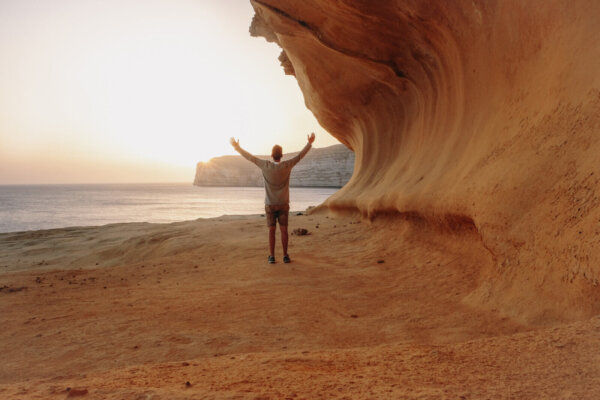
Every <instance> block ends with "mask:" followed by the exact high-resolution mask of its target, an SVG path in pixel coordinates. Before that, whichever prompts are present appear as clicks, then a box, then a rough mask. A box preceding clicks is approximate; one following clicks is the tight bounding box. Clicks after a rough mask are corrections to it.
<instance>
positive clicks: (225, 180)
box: [194, 144, 354, 187]
mask: <svg viewBox="0 0 600 400" xmlns="http://www.w3.org/2000/svg"><path fill="white" fill-rule="evenodd" d="M296 154H298V153H297V152H296V153H289V154H285V155H284V157H283V159H284V160H285V159H288V158H291V157H293V156H295V155H296ZM259 157H261V158H264V159H269V158H270V157H268V156H259ZM353 168H354V153H353V152H352V151H350V150H348V148H346V146H344V145H343V144H338V145H334V146H329V147H325V148H320V149H318V148H314V149H311V150H310V151H309V153H308V154H307V155H306V156H305V157H304V158H303V159H302V161H300V162H299V163H298V164H297V165H296V166H295V167H294V169H293V170H292V175H291V177H290V186H295V187H342V186H344V185H345V184H346V183H347V182H348V180H349V179H350V177H351V176H352V171H353ZM194 185H197V186H263V179H262V174H261V172H260V170H259V169H258V168H255V167H253V165H251V164H249V163H248V161H247V160H245V159H244V158H243V157H241V156H223V157H216V158H213V159H211V160H210V161H209V162H207V163H203V162H200V163H198V165H197V167H196V178H195V179H194Z"/></svg>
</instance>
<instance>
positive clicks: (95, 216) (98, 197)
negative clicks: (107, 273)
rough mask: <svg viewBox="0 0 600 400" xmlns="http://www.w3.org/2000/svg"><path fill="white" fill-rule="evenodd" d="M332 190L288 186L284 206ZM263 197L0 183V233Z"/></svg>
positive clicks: (232, 191)
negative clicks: (286, 201) (287, 198)
mask: <svg viewBox="0 0 600 400" xmlns="http://www.w3.org/2000/svg"><path fill="white" fill-rule="evenodd" d="M337 190H338V189H335V188H290V210H292V211H304V210H306V209H307V208H308V207H309V206H316V205H319V204H321V203H322V202H323V201H325V199H327V198H328V197H329V196H331V195H332V194H333V193H335V192H336V191H337ZM264 196H265V192H264V189H263V188H262V187H199V186H193V185H191V184H189V183H139V184H70V185H0V232H20V231H28V230H39V229H52V228H64V227H69V226H95V225H105V224H111V223H117V222H153V223H168V222H176V221H186V220H194V219H197V218H213V217H218V216H221V215H250V214H261V213H264Z"/></svg>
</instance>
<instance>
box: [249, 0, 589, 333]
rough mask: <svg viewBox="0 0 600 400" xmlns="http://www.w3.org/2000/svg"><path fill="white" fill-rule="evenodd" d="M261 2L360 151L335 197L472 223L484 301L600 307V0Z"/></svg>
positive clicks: (286, 55)
mask: <svg viewBox="0 0 600 400" xmlns="http://www.w3.org/2000/svg"><path fill="white" fill-rule="evenodd" d="M251 3H252V5H253V6H254V9H255V11H256V16H255V18H254V20H253V22H252V26H251V28H250V31H251V34H253V35H256V36H264V37H265V38H266V39H267V40H269V41H273V42H276V43H277V44H278V45H279V46H280V47H281V48H282V49H283V52H282V55H281V57H280V61H281V63H282V65H283V67H284V69H285V72H286V73H288V74H293V75H295V76H296V78H297V81H298V84H299V86H300V88H301V89H302V92H303V94H304V97H305V102H306V105H307V107H308V108H309V109H310V110H311V111H312V112H313V113H314V115H315V116H316V117H317V119H318V120H319V122H320V123H321V125H322V126H323V127H325V129H327V130H328V131H329V132H330V133H331V134H332V135H334V136H335V137H336V138H338V139H339V140H340V141H341V142H342V143H344V144H346V145H347V146H348V147H349V148H351V149H352V150H354V152H355V154H356V164H355V170H354V175H353V176H352V179H351V180H350V182H349V183H348V184H347V185H346V186H345V187H344V188H343V189H342V190H340V191H339V192H338V193H337V194H336V195H334V196H333V197H332V198H330V199H329V200H328V201H327V202H326V204H325V205H326V206H327V207H329V208H330V209H333V210H344V209H351V210H352V209H356V210H359V211H360V212H361V213H362V214H363V215H364V216H366V217H374V216H376V215H377V214H381V213H383V212H390V211H393V212H399V213H401V214H404V215H406V216H407V217H410V218H412V219H415V218H416V219H418V220H425V221H427V222H429V223H436V224H437V223H440V222H441V223H442V225H444V226H449V227H450V228H452V227H456V226H458V225H461V226H470V227H472V229H474V230H476V231H477V232H478V233H479V235H480V237H481V240H482V241H483V244H484V246H485V247H486V248H487V249H488V250H489V252H490V256H491V257H492V258H493V265H494V267H493V268H491V269H490V270H489V271H485V274H487V275H486V276H487V278H486V279H484V280H483V281H482V282H481V285H480V286H479V289H477V290H476V291H474V292H473V293H472V295H471V296H470V297H469V298H468V299H467V301H470V302H472V303H473V304H479V305H481V304H483V305H487V306H489V307H498V308H501V309H502V311H504V312H506V313H507V314H510V315H512V316H517V317H519V318H522V319H524V320H525V319H526V320H529V321H533V322H535V321H536V320H540V321H545V320H548V318H550V319H551V318H557V319H575V318H579V317H583V316H587V315H591V314H594V313H597V312H598V310H599V305H600V298H599V295H598V292H599V291H598V283H599V280H600V267H599V266H600V235H599V233H600V232H599V231H600V225H599V221H600V208H599V204H600V199H599V197H598V189H599V179H600V167H599V163H598V157H597V155H598V154H600V140H599V139H600V135H599V133H600V74H599V73H598V71H600V45H599V44H598V43H599V42H598V40H597V38H598V34H599V33H600V32H599V31H600V28H598V22H597V16H598V15H600V2H598V1H595V0H575V1H569V2H566V1H563V0H530V1H517V0H506V1H493V0H490V1H477V0H475V1H470V0H469V1H467V0H457V1H451V2H442V1H437V0H430V1H426V0H425V1H410V0H406V1H399V0H398V1H381V2H380V1H377V2H375V1H367V0H362V1H359V0H337V1H330V0H251Z"/></svg>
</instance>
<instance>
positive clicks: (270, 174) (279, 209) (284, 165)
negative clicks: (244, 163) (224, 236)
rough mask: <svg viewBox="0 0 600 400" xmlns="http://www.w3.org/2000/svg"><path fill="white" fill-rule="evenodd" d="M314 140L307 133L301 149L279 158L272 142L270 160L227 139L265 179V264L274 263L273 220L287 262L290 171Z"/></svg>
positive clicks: (278, 152) (279, 155)
mask: <svg viewBox="0 0 600 400" xmlns="http://www.w3.org/2000/svg"><path fill="white" fill-rule="evenodd" d="M314 141H315V134H314V133H312V134H311V135H310V136H308V143H307V144H306V146H304V148H303V149H302V151H301V152H300V153H299V154H298V155H297V156H296V157H294V158H292V159H289V160H286V161H281V157H282V156H283V149H282V148H281V146H279V145H277V144H276V145H275V146H273V150H272V151H271V157H273V162H271V161H268V160H261V159H260V158H257V157H255V156H253V155H252V154H250V153H248V152H247V151H246V150H244V149H242V148H241V147H240V141H239V140H237V141H236V140H235V139H234V138H231V139H230V142H231V145H232V146H233V148H234V149H235V150H236V151H237V152H238V153H240V154H241V155H242V156H243V157H244V158H245V159H246V160H248V161H250V162H253V163H254V164H256V166H257V167H258V168H260V169H261V170H262V174H263V179H264V182H265V192H266V196H265V213H266V215H267V226H268V227H269V251H270V254H269V258H268V261H269V264H274V263H275V230H276V229H277V226H276V225H277V221H279V229H280V230H281V246H282V247H283V262H284V263H289V262H290V256H289V255H288V252H287V247H288V231H287V226H288V213H289V211H290V174H291V172H292V168H293V167H294V165H296V164H298V162H299V161H300V160H302V157H304V156H305V155H306V153H308V151H309V150H310V148H311V145H312V143H313V142H314Z"/></svg>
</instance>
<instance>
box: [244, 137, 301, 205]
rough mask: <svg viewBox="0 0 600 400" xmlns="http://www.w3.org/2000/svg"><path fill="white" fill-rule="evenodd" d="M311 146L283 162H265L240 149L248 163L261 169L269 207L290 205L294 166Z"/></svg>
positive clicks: (266, 201)
mask: <svg viewBox="0 0 600 400" xmlns="http://www.w3.org/2000/svg"><path fill="white" fill-rule="evenodd" d="M310 148H311V145H310V143H307V144H306V146H304V148H303V149H302V151H301V152H300V153H298V154H297V155H296V156H295V157H294V158H290V159H289V160H285V161H281V162H278V163H276V162H273V161H269V160H263V159H260V158H258V157H255V156H253V155H252V154H250V153H248V152H247V151H246V150H244V149H242V148H240V149H239V150H238V152H239V153H240V154H241V155H242V156H243V157H244V158H245V159H247V160H248V161H251V162H253V163H254V164H256V166H257V167H258V168H260V169H261V171H262V174H263V180H264V182H265V192H266V195H265V204H266V205H269V206H274V205H283V204H289V202H290V174H291V173H292V168H294V165H296V164H298V162H299V161H300V160H302V158H303V157H304V156H305V155H306V153H308V151H309V150H310Z"/></svg>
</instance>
